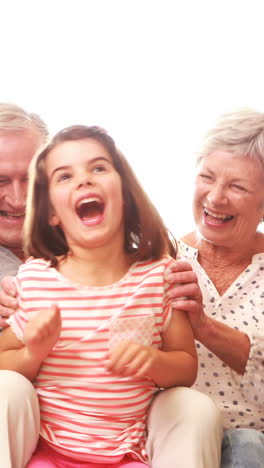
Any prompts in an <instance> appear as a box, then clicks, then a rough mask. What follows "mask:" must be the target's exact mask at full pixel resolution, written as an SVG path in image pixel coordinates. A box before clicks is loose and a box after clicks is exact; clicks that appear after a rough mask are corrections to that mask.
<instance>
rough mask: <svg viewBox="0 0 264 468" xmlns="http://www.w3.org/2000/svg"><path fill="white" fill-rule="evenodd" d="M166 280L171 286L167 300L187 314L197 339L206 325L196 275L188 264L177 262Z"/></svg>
mask: <svg viewBox="0 0 264 468" xmlns="http://www.w3.org/2000/svg"><path fill="white" fill-rule="evenodd" d="M166 280H167V281H168V283H170V284H171V287H170V288H169V290H168V292H167V298H168V299H170V300H171V305H172V306H173V307H175V309H180V310H184V311H185V312H187V314H188V317H189V320H190V322H191V326H192V329H193V332H194V336H195V337H196V338H197V332H198V329H200V328H201V327H203V326H204V325H205V324H206V319H207V317H206V315H205V314H204V311H203V297H202V292H201V290H200V287H199V284H198V279H197V275H196V273H195V272H194V271H193V269H192V267H191V265H190V264H189V263H187V262H182V261H176V262H174V263H173V264H172V266H171V268H170V272H169V273H168V274H167V276H166Z"/></svg>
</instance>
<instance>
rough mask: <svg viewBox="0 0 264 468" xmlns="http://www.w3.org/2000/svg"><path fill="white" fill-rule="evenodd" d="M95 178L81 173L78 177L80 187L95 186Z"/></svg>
mask: <svg viewBox="0 0 264 468" xmlns="http://www.w3.org/2000/svg"><path fill="white" fill-rule="evenodd" d="M93 183H94V182H93V176H92V175H91V174H88V173H81V174H80V176H79V177H78V186H79V187H81V186H83V185H93Z"/></svg>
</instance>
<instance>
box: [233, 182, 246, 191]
mask: <svg viewBox="0 0 264 468" xmlns="http://www.w3.org/2000/svg"><path fill="white" fill-rule="evenodd" d="M232 187H234V188H235V189H236V190H239V191H241V192H245V190H246V189H245V187H242V185H238V184H232Z"/></svg>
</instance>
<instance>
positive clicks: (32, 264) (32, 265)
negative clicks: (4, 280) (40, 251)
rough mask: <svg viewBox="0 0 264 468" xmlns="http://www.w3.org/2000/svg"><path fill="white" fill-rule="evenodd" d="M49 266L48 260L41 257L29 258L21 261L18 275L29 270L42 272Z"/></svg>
mask: <svg viewBox="0 0 264 468" xmlns="http://www.w3.org/2000/svg"><path fill="white" fill-rule="evenodd" d="M49 268H50V262H49V261H47V260H44V259H42V258H34V259H33V258H29V259H28V260H27V261H26V262H25V263H23V264H22V265H21V266H20V267H19V270H18V276H19V275H21V274H22V275H23V274H27V273H30V272H34V273H37V272H44V271H47V269H49Z"/></svg>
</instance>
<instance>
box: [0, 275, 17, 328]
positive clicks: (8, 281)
mask: <svg viewBox="0 0 264 468" xmlns="http://www.w3.org/2000/svg"><path fill="white" fill-rule="evenodd" d="M1 285H2V288H3V291H0V328H5V327H7V326H8V324H7V323H6V320H7V318H8V317H9V316H10V315H12V314H13V313H14V312H15V310H16V308H17V300H16V293H17V292H16V286H15V283H14V280H13V276H6V277H5V278H3V280H2V282H1Z"/></svg>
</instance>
